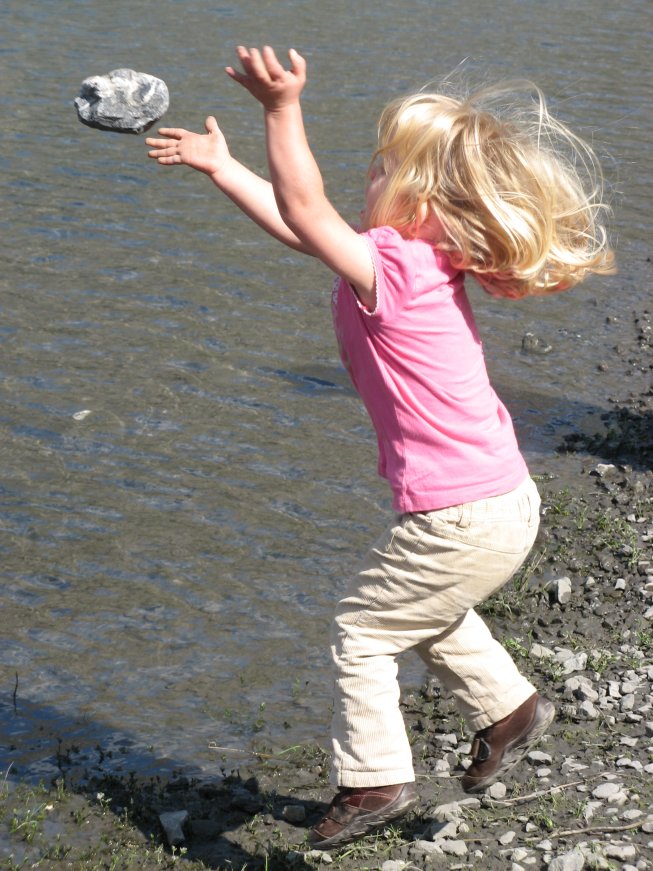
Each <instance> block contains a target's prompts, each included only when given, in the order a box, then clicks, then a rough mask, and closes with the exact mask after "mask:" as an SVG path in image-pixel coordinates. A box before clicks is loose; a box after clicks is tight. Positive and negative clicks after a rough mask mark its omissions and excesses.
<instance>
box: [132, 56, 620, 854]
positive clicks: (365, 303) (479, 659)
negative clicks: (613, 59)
mask: <svg viewBox="0 0 653 871" xmlns="http://www.w3.org/2000/svg"><path fill="white" fill-rule="evenodd" d="M237 53H238V57H239V59H240V63H241V65H242V71H238V70H236V69H234V68H232V67H227V70H226V71H227V73H228V74H229V76H231V78H233V79H235V81H237V82H238V83H240V84H241V85H242V86H243V87H244V88H246V89H247V90H248V91H249V92H250V94H252V95H253V96H254V97H255V98H256V99H257V100H258V101H259V102H260V103H261V104H262V105H263V109H264V112H265V130H266V143H267V157H268V164H269V170H270V176H271V183H270V182H267V181H265V180H263V179H262V178H260V177H258V176H256V175H255V174H253V173H252V172H250V171H249V170H247V169H246V168H245V167H244V166H243V165H242V164H240V163H238V162H237V161H236V160H235V159H234V158H233V157H232V156H231V155H230V153H229V150H228V148H227V144H226V142H225V139H224V136H223V135H222V133H221V132H220V130H219V128H218V125H217V122H216V120H215V118H213V117H210V118H208V119H207V121H206V130H207V133H206V135H199V134H195V133H191V132H189V131H187V130H182V129H169V128H165V129H162V130H160V135H161V136H162V137H164V138H163V139H148V140H147V144H148V145H149V146H151V148H152V150H151V151H150V152H149V156H150V157H153V158H154V159H156V160H157V161H158V162H159V163H160V164H164V165H174V164H186V165H188V166H191V167H193V168H195V169H198V170H200V171H201V172H204V173H206V174H207V175H209V176H210V178H211V179H212V180H213V182H214V183H215V184H216V185H217V187H218V188H220V190H222V191H223V192H224V193H225V194H227V196H228V197H230V198H231V199H232V200H233V201H234V202H235V203H236V205H238V206H239V207H240V208H241V209H242V210H243V211H244V212H245V213H246V214H247V215H249V216H250V217H251V218H252V219H253V220H254V221H256V222H257V223H258V224H259V225H260V226H261V227H263V229H264V230H266V231H267V232H268V233H270V234H271V235H273V236H274V237H276V238H277V239H279V240H280V241H281V242H283V243H285V244H286V245H289V246H290V247H291V248H294V249H296V250H298V251H302V252H305V253H306V254H311V255H313V256H315V257H318V258H319V259H320V260H322V261H323V262H324V263H325V264H326V265H327V266H329V267H330V268H331V269H332V270H333V271H334V272H335V273H336V274H337V275H338V276H339V279H338V281H337V283H336V285H335V287H334V291H333V300H332V304H333V318H334V324H335V330H336V334H337V337H338V343H339V347H340V353H341V356H342V360H343V363H344V365H345V366H346V368H347V370H348V372H349V374H350V376H351V379H352V381H353V383H354V386H355V387H356V389H357V391H358V392H359V393H360V395H361V398H362V400H363V402H364V403H365V406H366V408H367V410H368V412H369V414H370V417H371V420H372V423H373V425H374V428H375V430H376V434H377V438H378V449H379V466H378V467H379V472H380V474H381V475H383V476H384V477H385V478H387V479H388V481H389V484H390V487H391V489H392V493H393V497H394V501H393V508H394V510H395V511H396V512H397V517H396V519H395V520H394V521H393V523H392V524H391V525H390V527H389V528H388V529H387V531H386V532H385V533H384V534H383V535H382V536H381V538H380V539H379V540H378V541H377V543H376V544H375V545H374V547H373V548H372V549H371V550H370V551H369V553H368V555H367V558H366V560H365V562H364V563H363V565H362V567H361V568H360V571H359V572H358V574H357V575H356V577H355V578H354V579H353V582H352V583H351V586H350V587H349V590H348V592H347V594H346V595H345V597H344V598H343V599H342V601H341V602H340V603H339V605H338V607H337V612H336V617H335V621H334V628H333V635H332V654H333V660H334V663H335V668H336V692H335V709H334V717H333V752H334V763H333V781H334V783H335V785H337V786H338V787H339V789H338V792H337V794H336V796H335V798H334V799H333V802H332V803H331V806H330V807H329V809H328V812H327V814H326V816H325V817H324V819H323V820H321V822H319V823H318V825H317V826H315V828H314V829H313V830H312V831H311V834H310V840H311V842H312V844H313V845H314V846H317V847H320V848H328V847H335V846H339V845H341V844H344V843H346V842H348V841H350V840H353V839H355V838H357V837H360V836H362V835H364V834H366V833H367V832H369V831H372V830H373V829H374V828H376V827H378V826H381V825H383V824H384V823H386V822H388V821H389V820H393V819H397V818H398V817H401V816H403V815H404V814H405V813H406V812H407V811H408V810H409V809H410V808H411V807H413V806H414V805H415V804H416V802H417V795H416V791H415V787H414V780H415V776H414V773H413V767H412V760H411V752H410V747H409V744H408V740H407V737H406V732H405V728H404V724H403V720H402V717H401V713H400V710H399V688H398V684H397V665H396V657H397V655H398V654H399V653H401V652H402V651H404V650H407V649H409V648H413V649H414V650H416V651H417V653H418V654H419V655H420V657H421V658H422V659H423V660H424V662H425V663H426V665H427V666H428V668H429V669H430V670H431V671H432V672H433V673H434V674H435V675H437V677H438V678H439V680H440V681H441V682H442V684H443V685H444V687H446V688H447V689H448V690H449V691H450V692H451V693H452V694H453V696H454V698H455V699H456V702H457V704H458V706H459V708H460V710H461V712H462V713H463V714H464V716H465V718H466V721H467V723H468V725H469V726H470V728H471V729H472V730H473V731H474V732H475V733H476V734H475V737H474V741H473V746H472V762H471V765H470V766H469V768H468V769H467V771H466V772H465V774H464V776H463V778H462V787H463V789H464V790H466V791H468V792H475V791H479V790H482V789H484V788H485V787H487V786H489V785H490V784H491V783H493V782H494V781H495V780H497V779H498V778H500V777H503V776H504V775H505V774H506V772H507V771H509V770H510V769H511V768H512V767H513V766H514V765H515V764H516V763H517V762H518V761H519V760H520V759H522V758H523V757H524V755H525V754H526V753H527V751H528V750H529V749H530V748H531V747H532V746H533V745H534V744H535V743H536V742H537V741H538V740H539V739H540V738H541V737H542V735H543V734H544V732H545V730H546V729H547V727H548V726H549V724H550V723H551V721H552V720H553V717H554V708H553V705H552V704H551V703H550V702H549V701H547V700H546V699H544V698H542V697H541V696H540V695H539V694H538V693H537V691H536V689H535V687H534V686H532V685H531V684H530V683H529V681H528V680H526V678H525V677H523V676H522V675H521V674H520V673H519V671H518V670H517V668H516V666H515V664H514V663H513V661H512V660H511V658H510V657H509V656H508V654H507V652H506V651H505V650H504V648H503V647H502V646H501V645H500V644H499V643H498V642H497V641H495V640H494V639H493V638H492V636H491V635H490V632H489V631H488V629H487V627H486V626H485V624H484V623H483V621H482V620H481V618H480V617H479V616H478V614H477V613H476V612H475V611H474V608H475V606H477V605H478V604H479V603H480V602H482V601H483V600H484V599H486V598H487V597H488V596H490V595H491V594H492V593H494V592H495V591H496V590H498V589H499V588H500V587H501V586H503V585H504V584H505V583H506V581H507V580H508V579H509V578H510V577H511V576H512V575H513V574H514V572H515V571H516V570H517V569H518V568H519V566H520V565H521V564H522V563H523V561H524V560H525V558H526V556H527V554H528V552H529V550H530V548H531V546H532V544H533V541H534V539H535V536H536V533H537V529H538V522H539V511H538V509H539V497H538V494H537V490H536V488H535V485H534V484H533V482H532V481H531V479H530V477H529V475H528V470H527V468H526V465H525V463H524V460H523V458H522V456H521V454H520V452H519V449H518V447H517V443H516V440H515V435H514V431H513V427H512V423H511V420H510V416H509V414H508V412H507V411H506V409H505V407H504V406H503V404H502V403H501V401H500V400H499V399H498V397H497V395H496V394H495V393H494V391H493V390H492V388H491V386H490V384H489V381H488V376H487V372H486V369H485V364H484V360H483V352H482V348H481V342H480V339H479V336H478V333H477V330H476V326H475V324H474V318H473V315H472V312H471V309H470V305H469V302H468V300H467V296H466V294H465V289H464V284H463V282H464V276H465V273H466V272H470V273H472V274H473V275H474V277H475V278H476V279H477V280H478V281H479V282H480V284H481V285H482V286H483V287H484V288H485V290H487V291H488V293H491V294H492V295H494V296H500V297H510V298H520V297H524V296H527V295H531V294H546V293H554V292H556V291H560V290H566V289H567V288H569V287H571V286H572V285H574V284H575V283H577V282H578V281H580V280H581V279H582V278H583V277H584V276H586V275H587V274H588V273H590V272H598V273H601V272H608V271H611V264H612V256H611V252H610V251H609V248H608V246H607V242H606V236H605V232H604V230H603V228H602V226H601V225H600V213H601V209H602V208H603V207H602V205H601V202H600V186H599V185H598V184H597V182H596V180H597V179H600V173H599V172H598V167H597V165H596V163H595V159H594V156H593V154H592V152H591V150H590V149H589V148H588V147H587V146H586V145H584V144H583V143H582V142H581V141H580V140H579V139H577V138H576V137H575V136H574V135H573V134H572V133H570V132H569V131H568V130H567V129H566V128H565V127H564V126H563V125H561V124H560V123H558V122H556V121H554V120H553V119H552V118H551V117H550V116H549V114H548V112H547V109H546V106H545V103H544V100H543V98H542V95H541V94H540V92H539V91H538V90H537V89H535V88H534V87H533V86H532V85H528V83H517V89H522V90H523V89H524V87H525V85H528V88H529V90H530V92H531V93H532V94H533V95H534V100H531V101H530V103H531V108H532V109H533V110H534V111H531V112H527V113H519V112H516V110H514V103H511V102H510V101H509V100H504V102H505V103H507V108H502V107H501V100H502V98H506V97H508V96H509V94H508V93H507V91H508V88H494V89H489V90H485V91H482V92H480V93H478V94H475V95H472V96H468V97H466V98H463V99H454V98H453V97H449V96H444V95H442V94H437V93H428V92H420V93H417V94H415V95H412V96H409V97H406V98H404V99H399V100H395V101H394V102H392V103H391V104H390V105H389V106H388V107H387V108H386V109H385V110H384V112H383V114H382V115H381V119H380V123H379V143H378V148H377V150H376V152H375V154H374V156H373V158H372V162H371V165H370V166H371V168H370V171H369V178H368V183H367V189H366V208H365V210H364V212H363V214H362V229H361V231H360V232H357V231H355V230H353V229H352V228H351V227H350V226H349V224H347V223H346V222H345V221H344V220H343V218H341V217H340V215H339V214H338V213H337V212H336V211H335V209H334V208H333V206H332V205H331V203H330V202H329V200H328V199H327V198H326V196H325V193H324V188H323V184H322V178H321V175H320V171H319V169H318V167H317V164H316V162H315V160H314V158H313V155H312V153H311V151H310V148H309V146H308V143H307V140H306V135H305V133H304V127H303V121H302V112H301V108H300V94H301V92H302V89H303V87H304V84H305V81H306V64H305V61H304V59H303V58H302V57H301V56H300V55H299V54H298V53H297V52H296V51H294V50H291V51H290V52H289V59H290V69H289V70H287V69H285V68H284V67H283V66H282V64H281V63H280V62H279V61H278V59H277V57H276V56H275V53H274V52H273V50H272V49H271V48H270V47H265V48H263V50H262V51H258V50H257V49H246V48H243V47H239V48H238V50H237ZM512 90H514V88H513V89H512ZM587 178H589V182H588V181H587Z"/></svg>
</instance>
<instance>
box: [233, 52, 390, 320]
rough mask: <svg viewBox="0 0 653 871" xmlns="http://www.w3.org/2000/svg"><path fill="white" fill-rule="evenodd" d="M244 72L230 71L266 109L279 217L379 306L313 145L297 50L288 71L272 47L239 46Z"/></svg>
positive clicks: (364, 252) (361, 244)
mask: <svg viewBox="0 0 653 871" xmlns="http://www.w3.org/2000/svg"><path fill="white" fill-rule="evenodd" d="M237 51H238V57H239V59H240V62H241V64H242V67H243V72H242V73H241V72H238V71H236V70H235V69H233V67H227V73H228V74H229V75H230V76H231V77H232V78H233V79H235V80H236V81H237V82H239V83H240V84H241V85H243V87H245V88H246V89H247V90H248V91H249V92H250V93H251V94H252V95H253V96H254V97H255V98H256V99H257V100H258V101H259V102H260V103H261V104H262V105H263V108H264V110H265V126H266V137H267V153H268V164H269V167H270V175H271V179H272V187H273V190H274V195H275V197H276V202H277V205H278V207H279V213H280V215H281V217H282V219H283V221H284V223H285V224H286V225H287V226H288V227H289V228H290V230H292V232H293V233H294V234H295V235H296V236H297V238H298V239H299V240H301V241H302V242H303V244H304V245H305V246H306V248H307V249H308V250H310V251H311V252H312V253H314V254H315V256H316V257H318V258H319V259H320V260H322V261H323V262H324V263H325V264H326V265H327V266H329V267H330V268H331V269H333V271H334V272H336V273H337V274H338V275H341V276H342V277H343V278H345V279H346V280H347V281H349V282H350V284H352V285H353V286H354V287H355V288H356V292H357V294H358V296H359V298H360V300H361V302H363V304H364V305H366V306H367V307H368V308H369V309H373V308H374V306H375V297H376V293H375V276H374V266H373V263H372V256H371V254H370V251H369V248H368V247H367V243H366V242H365V240H364V238H363V237H362V236H360V235H359V234H358V233H356V231H355V230H353V229H352V228H351V227H350V226H349V224H348V223H347V222H346V221H345V220H344V219H343V218H342V217H341V216H340V215H339V214H338V212H337V211H336V210H335V208H334V207H333V206H332V205H331V203H330V202H329V200H328V199H327V196H326V194H325V191H324V184H323V182H322V175H321V173H320V170H319V167H318V165H317V163H316V161H315V158H314V157H313V154H312V152H311V149H310V147H309V144H308V141H307V138H306V133H305V130H304V122H303V118H302V111H301V106H300V102H299V97H300V94H301V91H302V89H303V87H304V84H305V82H306V63H305V61H304V59H303V58H302V57H301V55H299V54H298V53H297V52H296V51H295V50H294V49H291V50H290V52H289V53H288V54H289V58H290V62H291V68H290V70H285V69H284V68H283V66H282V65H281V64H280V63H279V61H278V60H277V57H276V55H275V53H274V51H273V50H272V48H270V47H269V46H266V47H265V48H263V50H262V52H259V51H258V49H246V48H244V47H242V46H240V47H239V48H238V50H237Z"/></svg>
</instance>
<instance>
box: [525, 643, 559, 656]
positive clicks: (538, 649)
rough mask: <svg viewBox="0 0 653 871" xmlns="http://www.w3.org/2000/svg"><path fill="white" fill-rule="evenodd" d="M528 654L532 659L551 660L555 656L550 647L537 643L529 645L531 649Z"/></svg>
mask: <svg viewBox="0 0 653 871" xmlns="http://www.w3.org/2000/svg"><path fill="white" fill-rule="evenodd" d="M528 653H529V655H530V656H532V657H533V658H534V659H553V657H554V656H555V653H554V652H553V651H552V650H551V648H550V647H545V646H544V645H543V644H538V643H537V642H535V643H534V644H532V645H531V649H530V650H529V651H528Z"/></svg>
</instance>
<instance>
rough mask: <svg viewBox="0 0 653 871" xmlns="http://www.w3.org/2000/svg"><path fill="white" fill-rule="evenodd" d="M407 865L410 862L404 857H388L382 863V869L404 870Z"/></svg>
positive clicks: (382, 870)
mask: <svg viewBox="0 0 653 871" xmlns="http://www.w3.org/2000/svg"><path fill="white" fill-rule="evenodd" d="M407 865H408V862H404V861H403V860H402V859H386V861H385V862H384V863H383V865H381V871H403V869H404V868H405V867H406V866H407Z"/></svg>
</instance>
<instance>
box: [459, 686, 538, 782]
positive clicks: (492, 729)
mask: <svg viewBox="0 0 653 871" xmlns="http://www.w3.org/2000/svg"><path fill="white" fill-rule="evenodd" d="M554 717H555V708H554V707H553V705H552V704H551V702H549V701H548V700H547V699H543V698H542V696H540V695H539V694H538V693H533V695H532V696H531V697H530V698H529V699H526V701H525V702H524V704H523V705H520V706H519V707H518V708H517V710H515V711H513V712H512V714H509V715H508V716H507V717H504V718H503V720H499V722H498V723H493V724H492V725H491V726H488V727H487V728H485V729H481V730H480V732H477V733H476V735H475V736H474V742H473V744H472V764H471V765H470V766H469V768H468V769H467V771H466V772H465V774H464V775H463V778H462V787H463V789H464V790H465V792H479V791H480V790H481V789H485V787H486V786H490V785H491V784H493V783H494V782H495V781H497V780H499V779H500V778H501V777H503V776H504V775H505V774H507V773H508V772H509V771H510V770H511V769H512V768H514V766H515V765H517V763H518V762H519V761H520V760H522V759H523V758H524V756H526V754H527V753H528V751H529V750H530V749H531V748H532V747H534V746H535V745H536V744H537V742H538V741H539V740H540V738H541V737H542V736H543V735H544V733H545V732H546V730H547V728H548V727H549V725H550V724H551V722H552V720H553V718H554Z"/></svg>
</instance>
